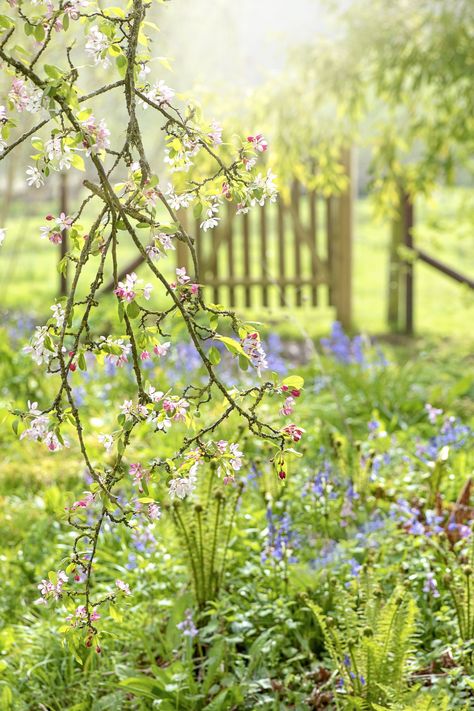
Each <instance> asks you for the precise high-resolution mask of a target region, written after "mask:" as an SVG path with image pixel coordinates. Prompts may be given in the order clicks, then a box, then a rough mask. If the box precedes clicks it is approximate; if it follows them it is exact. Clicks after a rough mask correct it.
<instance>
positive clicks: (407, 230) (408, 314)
mask: <svg viewBox="0 0 474 711" xmlns="http://www.w3.org/2000/svg"><path fill="white" fill-rule="evenodd" d="M402 216H403V219H402V223H403V244H404V246H405V247H407V248H408V249H413V202H412V200H411V197H410V196H409V195H408V193H406V192H403V196H402ZM404 270H405V274H404V276H405V294H404V296H405V314H404V316H405V323H404V327H405V328H404V330H405V333H406V334H407V335H408V336H412V335H413V297H414V290H413V273H414V270H413V262H412V261H411V260H408V259H407V260H406V261H405V263H404Z"/></svg>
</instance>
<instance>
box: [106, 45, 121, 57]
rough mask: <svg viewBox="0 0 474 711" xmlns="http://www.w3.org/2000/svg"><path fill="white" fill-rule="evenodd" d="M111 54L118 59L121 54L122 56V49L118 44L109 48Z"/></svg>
mask: <svg viewBox="0 0 474 711" xmlns="http://www.w3.org/2000/svg"><path fill="white" fill-rule="evenodd" d="M109 54H110V55H111V56H112V57H118V56H119V55H120V54H122V50H121V48H120V47H119V46H118V44H111V45H110V47H109Z"/></svg>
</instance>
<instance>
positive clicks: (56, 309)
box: [51, 304, 66, 328]
mask: <svg viewBox="0 0 474 711" xmlns="http://www.w3.org/2000/svg"><path fill="white" fill-rule="evenodd" d="M51 311H52V312H53V318H54V320H55V321H56V326H57V328H62V326H63V324H64V317H65V315H66V314H65V311H64V309H63V307H62V305H61V304H53V305H52V306H51Z"/></svg>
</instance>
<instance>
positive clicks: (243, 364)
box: [239, 353, 249, 370]
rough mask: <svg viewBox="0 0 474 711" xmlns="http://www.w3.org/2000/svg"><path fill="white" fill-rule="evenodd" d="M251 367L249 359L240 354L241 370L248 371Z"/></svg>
mask: <svg viewBox="0 0 474 711" xmlns="http://www.w3.org/2000/svg"><path fill="white" fill-rule="evenodd" d="M248 367H249V359H248V356H247V355H245V357H244V356H243V355H242V354H241V353H239V368H240V369H241V370H248Z"/></svg>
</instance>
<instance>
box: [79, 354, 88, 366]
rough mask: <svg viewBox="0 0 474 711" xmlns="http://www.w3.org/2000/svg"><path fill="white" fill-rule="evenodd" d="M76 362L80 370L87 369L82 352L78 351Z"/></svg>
mask: <svg viewBox="0 0 474 711" xmlns="http://www.w3.org/2000/svg"><path fill="white" fill-rule="evenodd" d="M77 364H78V366H79V368H80V369H81V370H87V363H86V359H85V356H84V353H79V358H78V359H77Z"/></svg>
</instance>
